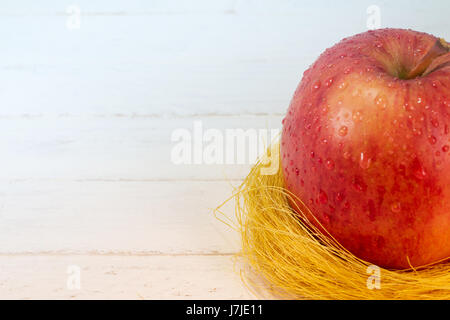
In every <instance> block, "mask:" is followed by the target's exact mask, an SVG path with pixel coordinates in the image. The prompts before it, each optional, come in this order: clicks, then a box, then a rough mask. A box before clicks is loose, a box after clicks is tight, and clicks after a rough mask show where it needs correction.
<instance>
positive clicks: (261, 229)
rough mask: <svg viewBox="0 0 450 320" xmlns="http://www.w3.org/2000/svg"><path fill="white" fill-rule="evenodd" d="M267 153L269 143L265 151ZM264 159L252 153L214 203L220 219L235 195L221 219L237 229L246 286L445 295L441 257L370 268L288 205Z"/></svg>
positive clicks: (373, 295) (290, 293)
mask: <svg viewBox="0 0 450 320" xmlns="http://www.w3.org/2000/svg"><path fill="white" fill-rule="evenodd" d="M275 143H276V144H275V145H274V146H275V148H278V150H279V143H278V142H275ZM272 150H273V149H272ZM269 154H270V150H268V154H266V156H265V157H268V156H269ZM266 161H267V158H262V159H260V160H259V161H258V163H257V164H256V165H255V166H254V167H253V168H252V170H251V171H250V173H249V175H248V176H247V177H246V179H245V180H244V182H243V183H242V184H241V185H240V186H239V187H238V188H237V189H236V190H235V192H234V193H233V196H232V197H231V198H230V199H228V200H227V201H225V202H224V203H223V204H222V205H221V206H219V207H218V208H217V209H216V211H215V212H216V217H218V218H219V219H220V220H222V221H223V222H226V221H225V220H226V219H225V218H227V215H226V213H224V212H222V211H221V209H222V207H223V205H224V204H225V203H226V202H228V201H229V200H232V199H234V200H235V205H236V209H235V214H236V220H237V222H234V223H233V222H230V221H232V219H228V222H226V223H227V224H229V225H230V226H231V227H233V228H234V229H236V230H237V231H238V232H239V233H240V235H241V241H242V251H241V252H240V253H238V254H237V257H238V258H239V260H241V261H242V260H243V261H244V262H245V265H246V266H248V267H249V268H242V269H241V270H240V271H241V275H242V278H243V280H244V282H245V284H246V285H247V286H248V287H249V288H251V289H252V290H253V291H255V292H258V291H259V292H261V290H263V292H268V293H270V294H271V296H277V297H282V298H288V299H338V300H353V299H383V300H386V299H402V300H403V299H420V300H424V299H450V262H449V261H448V260H446V261H443V262H441V263H437V264H433V265H430V266H426V267H422V268H420V269H414V268H411V269H408V270H388V269H383V268H379V269H378V270H377V272H378V273H374V274H371V272H372V271H374V270H375V269H373V267H374V266H371V263H369V262H366V261H363V260H361V259H359V258H357V257H356V256H354V255H353V254H351V253H350V252H349V251H347V250H345V248H343V247H342V246H340V245H339V243H337V241H335V240H333V239H332V238H330V237H329V236H326V235H324V234H323V233H321V232H320V231H319V230H318V229H317V228H315V227H314V226H313V225H312V224H310V223H308V222H307V220H305V219H304V217H305V215H304V212H305V209H302V210H300V208H296V209H297V211H298V213H297V212H295V211H294V210H293V209H292V208H291V207H290V205H289V202H288V199H289V198H291V199H294V198H295V196H294V195H293V194H291V193H290V192H289V191H288V190H286V189H285V187H284V179H283V175H282V170H281V165H280V166H279V170H278V172H277V173H276V174H274V175H262V174H261V170H260V169H261V168H263V167H264V164H265V163H267V162H266ZM305 208H306V206H305ZM306 210H307V209H306ZM302 216H303V217H302ZM254 274H257V275H259V277H260V278H262V279H264V281H263V288H261V284H260V283H257V282H255V281H254V280H252V279H254ZM374 277H378V278H374ZM377 280H378V281H379V282H378V283H377V282H376V281H377ZM376 284H378V286H376ZM374 285H375V286H374ZM370 288H372V289H370Z"/></svg>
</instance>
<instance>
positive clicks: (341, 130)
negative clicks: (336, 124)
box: [338, 126, 348, 137]
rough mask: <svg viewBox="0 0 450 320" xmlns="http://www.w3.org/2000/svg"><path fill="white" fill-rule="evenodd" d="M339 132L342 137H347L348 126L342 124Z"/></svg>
mask: <svg viewBox="0 0 450 320" xmlns="http://www.w3.org/2000/svg"><path fill="white" fill-rule="evenodd" d="M338 132H339V135H340V136H341V137H345V136H346V135H347V133H348V128H347V127H346V126H342V127H340V128H339V131H338Z"/></svg>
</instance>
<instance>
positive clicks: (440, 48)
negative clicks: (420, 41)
mask: <svg viewBox="0 0 450 320" xmlns="http://www.w3.org/2000/svg"><path fill="white" fill-rule="evenodd" d="M449 51H450V44H449V43H448V42H447V41H445V40H444V39H438V40H436V42H435V43H434V45H433V46H432V47H431V48H430V50H428V52H427V54H426V55H425V56H424V57H423V58H422V59H421V60H420V62H419V63H418V64H417V65H416V66H415V67H414V68H413V69H411V70H410V71H409V72H408V74H407V75H406V79H413V78H415V77H417V76H420V75H422V76H424V75H426V74H428V73H430V72H432V71H433V70H435V69H436V68H437V67H438V66H441V65H442V63H441V62H439V63H434V62H435V61H434V60H435V59H436V58H438V57H441V56H443V55H446V54H448V53H449ZM445 63H446V62H444V64H445ZM430 67H432V68H431V69H430Z"/></svg>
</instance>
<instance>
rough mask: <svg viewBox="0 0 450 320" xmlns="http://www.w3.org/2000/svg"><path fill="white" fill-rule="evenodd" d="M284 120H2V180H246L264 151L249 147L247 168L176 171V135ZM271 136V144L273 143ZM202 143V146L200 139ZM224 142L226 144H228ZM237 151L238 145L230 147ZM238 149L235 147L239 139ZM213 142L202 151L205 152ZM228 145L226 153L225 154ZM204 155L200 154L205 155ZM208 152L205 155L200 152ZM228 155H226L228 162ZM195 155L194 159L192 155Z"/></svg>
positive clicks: (276, 125)
mask: <svg viewBox="0 0 450 320" xmlns="http://www.w3.org/2000/svg"><path fill="white" fill-rule="evenodd" d="M281 118H282V117H281V116H256V117H255V116H234V117H215V116H212V117H204V118H164V117H139V116H124V115H116V116H104V117H103V116H98V117H96V116H71V115H63V116H55V117H52V116H41V117H23V116H22V117H4V118H0V126H1V128H2V135H1V136H0V150H1V154H2V156H1V157H0V167H1V168H3V169H2V170H0V179H2V180H8V181H9V180H23V179H27V180H30V179H31V180H36V179H54V180H62V179H65V180H102V181H105V180H112V181H120V180H137V181H148V180H186V179H192V180H202V179H203V180H204V179H214V180H217V179H222V180H227V179H242V178H243V177H245V175H246V174H247V173H248V171H249V167H250V165H249V164H250V160H251V159H250V154H249V153H247V150H248V149H251V148H254V147H258V146H261V147H264V141H261V143H260V144H259V145H258V146H255V145H253V144H251V143H250V140H248V139H247V140H246V143H245V144H244V148H239V152H240V153H246V157H245V159H244V163H243V164H239V163H238V162H237V160H238V159H237V157H236V158H235V160H236V161H235V162H233V163H232V164H226V163H225V164H209V165H207V164H205V162H204V161H201V163H200V164H194V163H193V160H194V159H193V155H192V156H191V157H190V159H191V163H190V164H189V163H181V164H176V162H174V161H172V160H173V157H172V151H173V148H175V147H176V146H177V145H178V144H179V143H180V141H181V140H177V141H172V134H173V132H174V131H175V130H177V129H185V130H188V132H189V133H190V134H191V135H192V139H193V140H192V144H191V147H190V148H189V149H190V150H194V148H195V147H194V142H195V141H199V139H196V138H195V137H194V128H195V127H194V124H195V122H196V121H202V130H201V132H202V133H201V135H202V134H204V133H205V132H206V131H208V130H209V129H216V130H219V133H220V134H222V135H223V136H224V139H225V138H226V132H227V129H245V130H247V129H253V130H254V131H255V132H259V131H257V130H259V129H268V130H270V129H280V128H281ZM269 133H270V131H269V132H268V134H267V140H269V139H270V134H269ZM200 139H201V138H200ZM225 140H226V139H225ZM228 140H229V141H231V142H232V144H233V145H235V149H234V150H235V153H236V154H237V153H238V144H237V142H235V143H233V139H228ZM234 141H237V140H236V139H234ZM209 144H210V142H206V141H205V142H204V143H202V144H201V145H202V146H203V147H202V148H205V147H206V146H207V145H209ZM225 147H226V146H225V145H224V147H223V148H221V149H225ZM200 151H201V152H202V150H200ZM203 151H204V150H203ZM227 152H228V153H230V155H232V153H231V151H227V150H224V156H223V157H222V158H224V157H225V156H226V155H227ZM192 153H193V151H192Z"/></svg>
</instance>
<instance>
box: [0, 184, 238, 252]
mask: <svg viewBox="0 0 450 320" xmlns="http://www.w3.org/2000/svg"><path fill="white" fill-rule="evenodd" d="M232 191H233V189H232V186H231V184H229V183H228V182H225V181H210V182H208V181H177V182H173V181H161V182H97V181H96V182H76V181H41V180H39V181H16V182H9V183H7V182H2V183H0V221H1V223H0V254H2V253H8V254H12V253H15V254H17V253H29V254H31V253H36V254H40V253H93V254H99V253H105V254H113V253H119V254H124V255H146V254H217V253H220V254H228V253H233V252H237V251H239V248H240V243H239V235H238V234H237V233H236V232H235V231H234V230H232V229H231V228H230V227H229V226H227V225H225V224H224V223H222V222H220V221H219V220H217V219H216V217H215V216H214V213H213V210H214V209H215V208H216V207H217V206H218V205H219V204H221V203H222V202H223V201H224V200H226V199H227V198H228V197H229V196H231V194H232ZM233 205H234V202H230V203H229V204H228V205H227V206H226V207H225V208H224V210H225V212H226V213H227V215H228V216H230V217H231V218H232V217H233V216H234V207H233Z"/></svg>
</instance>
